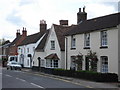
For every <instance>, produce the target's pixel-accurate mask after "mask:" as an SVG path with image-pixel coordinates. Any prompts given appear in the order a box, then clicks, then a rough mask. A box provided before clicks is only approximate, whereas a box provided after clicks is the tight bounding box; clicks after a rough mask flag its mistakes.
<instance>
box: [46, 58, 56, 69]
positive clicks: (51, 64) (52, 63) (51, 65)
mask: <svg viewBox="0 0 120 90" xmlns="http://www.w3.org/2000/svg"><path fill="white" fill-rule="evenodd" d="M46 67H49V68H58V60H51V59H47V60H46Z"/></svg>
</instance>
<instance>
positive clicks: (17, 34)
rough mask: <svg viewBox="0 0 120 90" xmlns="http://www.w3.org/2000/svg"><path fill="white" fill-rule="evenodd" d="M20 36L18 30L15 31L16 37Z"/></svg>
mask: <svg viewBox="0 0 120 90" xmlns="http://www.w3.org/2000/svg"><path fill="white" fill-rule="evenodd" d="M18 36H20V29H18V30H17V33H16V37H18Z"/></svg>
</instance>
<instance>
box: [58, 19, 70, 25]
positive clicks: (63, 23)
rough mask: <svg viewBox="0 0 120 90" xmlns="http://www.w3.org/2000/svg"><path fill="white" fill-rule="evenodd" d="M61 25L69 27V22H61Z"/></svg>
mask: <svg viewBox="0 0 120 90" xmlns="http://www.w3.org/2000/svg"><path fill="white" fill-rule="evenodd" d="M59 22H60V25H63V26H68V20H60V21H59Z"/></svg>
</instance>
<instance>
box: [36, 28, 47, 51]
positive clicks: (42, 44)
mask: <svg viewBox="0 0 120 90" xmlns="http://www.w3.org/2000/svg"><path fill="white" fill-rule="evenodd" d="M48 33H49V29H48V30H46V34H45V36H44V37H43V39H42V40H41V41H40V43H39V44H38V46H37V48H36V49H35V50H36V51H44V47H45V43H46V40H47V36H48Z"/></svg>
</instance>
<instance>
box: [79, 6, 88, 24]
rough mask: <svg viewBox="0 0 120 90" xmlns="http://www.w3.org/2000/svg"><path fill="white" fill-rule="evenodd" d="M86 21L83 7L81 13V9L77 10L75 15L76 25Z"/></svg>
mask: <svg viewBox="0 0 120 90" xmlns="http://www.w3.org/2000/svg"><path fill="white" fill-rule="evenodd" d="M85 20H87V13H86V12H85V6H84V7H83V12H81V8H79V12H78V13H77V24H80V23H81V22H83V21H85Z"/></svg>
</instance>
